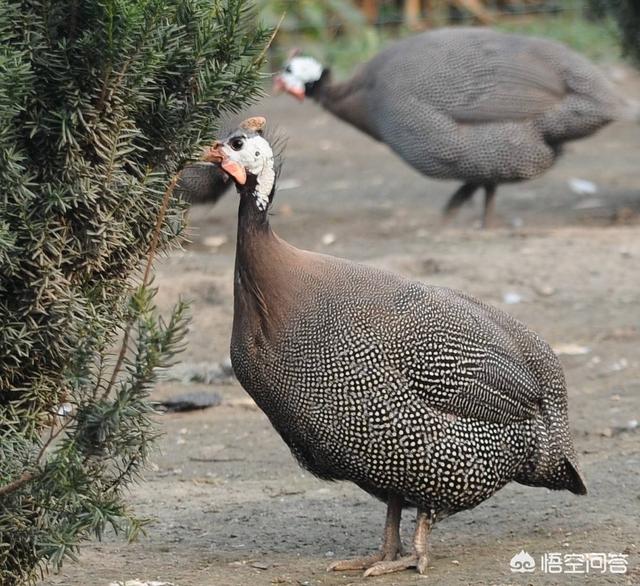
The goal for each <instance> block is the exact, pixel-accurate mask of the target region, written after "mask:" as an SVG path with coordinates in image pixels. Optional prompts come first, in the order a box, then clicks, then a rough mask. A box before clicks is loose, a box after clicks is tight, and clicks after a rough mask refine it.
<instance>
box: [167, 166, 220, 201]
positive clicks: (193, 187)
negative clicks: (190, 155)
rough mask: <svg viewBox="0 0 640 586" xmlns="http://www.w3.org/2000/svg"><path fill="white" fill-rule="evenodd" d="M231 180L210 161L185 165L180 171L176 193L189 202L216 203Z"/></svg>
mask: <svg viewBox="0 0 640 586" xmlns="http://www.w3.org/2000/svg"><path fill="white" fill-rule="evenodd" d="M230 186H231V181H229V177H228V175H227V174H226V173H224V172H221V171H220V168H219V167H218V166H217V165H212V164H211V163H205V164H202V163H194V164H191V165H187V166H186V167H185V168H184V169H183V170H182V173H180V179H179V180H178V184H177V185H176V195H178V196H180V197H181V198H182V199H184V200H185V201H186V202H189V203H190V204H196V203H208V204H211V205H213V204H214V203H216V202H217V201H218V200H219V199H220V198H221V197H222V196H223V195H224V194H225V192H226V191H227V189H229V187H230Z"/></svg>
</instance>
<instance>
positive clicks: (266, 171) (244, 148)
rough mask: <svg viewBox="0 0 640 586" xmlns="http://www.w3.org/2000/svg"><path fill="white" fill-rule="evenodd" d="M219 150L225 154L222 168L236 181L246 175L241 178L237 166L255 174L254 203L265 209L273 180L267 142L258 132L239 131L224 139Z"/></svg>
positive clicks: (272, 165) (242, 181)
mask: <svg viewBox="0 0 640 586" xmlns="http://www.w3.org/2000/svg"><path fill="white" fill-rule="evenodd" d="M220 151H221V152H222V154H223V155H224V156H225V160H224V161H223V163H222V167H223V169H227V172H229V173H230V174H231V175H232V176H233V177H234V178H235V179H236V181H238V183H240V184H243V183H244V182H245V181H246V177H245V178H244V179H243V178H242V176H241V175H240V176H238V175H237V168H238V167H239V168H241V169H244V171H245V172H246V173H250V174H251V175H255V176H256V183H257V185H256V191H255V194H254V195H255V198H256V205H257V206H258V208H259V209H260V210H263V211H264V210H266V209H267V207H268V205H269V194H270V193H271V189H272V188H273V183H274V181H275V171H274V162H273V150H272V149H271V146H270V145H269V143H268V142H267V141H266V140H265V139H264V138H262V136H260V135H258V134H254V135H252V134H250V133H245V132H242V131H241V132H237V133H234V134H233V135H232V136H231V137H230V138H228V139H227V140H225V141H224V143H223V144H222V145H221V147H220Z"/></svg>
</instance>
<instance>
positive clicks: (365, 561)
mask: <svg viewBox="0 0 640 586" xmlns="http://www.w3.org/2000/svg"><path fill="white" fill-rule="evenodd" d="M384 558H385V555H384V553H383V552H379V553H374V554H373V555H368V556H364V557H361V558H354V559H351V560H338V561H336V562H333V563H332V564H330V565H329V567H328V568H327V572H343V571H348V570H366V569H367V568H370V567H371V566H374V565H375V564H378V563H380V562H382V561H383V560H384Z"/></svg>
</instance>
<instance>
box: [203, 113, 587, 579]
mask: <svg viewBox="0 0 640 586" xmlns="http://www.w3.org/2000/svg"><path fill="white" fill-rule="evenodd" d="M263 125H264V119H263V118H253V119H249V120H248V121H247V122H245V123H244V125H243V126H241V127H240V128H239V129H237V130H236V131H234V132H233V133H232V134H231V135H230V136H228V137H227V138H226V139H225V140H223V141H222V142H218V143H216V144H215V145H214V146H213V147H212V148H211V149H210V151H209V152H208V153H207V155H206V159H207V160H209V161H216V162H218V163H219V164H220V165H221V167H222V169H224V170H225V172H227V173H228V174H229V175H230V176H232V177H233V178H234V180H235V183H236V185H237V189H238V192H239V196H240V203H239V211H238V235H237V249H236V263H235V277H234V315H233V333H232V339H231V360H232V363H233V368H234V370H235V373H236V376H237V377H238V380H239V381H240V383H241V384H242V386H243V387H244V388H245V390H246V391H247V392H248V393H249V394H250V395H251V396H252V397H253V399H254V400H255V402H256V403H257V404H258V406H259V407H260V408H261V409H262V410H263V411H264V412H265V413H266V414H267V416H268V417H269V419H270V421H271V423H272V424H273V426H274V427H275V429H276V430H277V431H278V433H279V434H280V435H281V436H282V438H283V439H284V441H285V442H286V444H287V445H288V446H289V448H290V449H291V451H292V452H293V454H294V456H295V457H296V458H297V460H298V461H299V462H300V464H301V465H302V466H304V467H305V468H307V469H308V470H310V471H311V472H312V473H313V474H315V475H317V476H318V477H320V478H323V479H329V480H348V481H351V482H354V483H355V484H357V485H358V486H360V487H361V488H362V489H364V490H365V491H367V492H368V493H370V494H371V495H374V496H375V497H377V498H379V499H382V500H383V501H385V502H386V503H387V507H388V508H387V521H386V526H385V532H384V544H383V547H382V550H381V551H380V552H379V553H377V554H374V555H372V556H369V557H365V558H359V559H356V560H346V561H341V562H336V563H334V564H332V566H331V567H330V568H331V569H334V570H346V569H366V572H365V574H366V575H378V574H383V573H388V572H392V571H396V570H400V569H403V568H408V567H414V566H415V567H417V568H418V570H419V571H420V572H421V573H423V572H424V571H425V569H426V567H427V564H428V534H429V532H430V531H431V527H432V526H433V524H434V523H435V522H436V521H438V520H440V519H443V518H445V517H447V516H448V515H452V514H454V513H456V512H458V511H462V510H464V509H469V508H472V507H474V506H476V505H478V504H480V503H481V502H482V501H484V500H485V499H487V498H489V497H490V496H491V495H492V494H493V493H495V492H496V491H497V490H498V489H500V488H501V487H503V486H504V485H505V484H507V483H508V482H510V481H512V480H514V481H517V482H520V483H522V484H527V485H531V486H544V487H547V488H551V489H566V490H569V491H571V492H574V493H576V494H584V493H585V492H586V489H585V485H584V483H583V481H582V478H581V476H580V472H579V471H578V467H577V462H576V454H575V452H574V448H573V445H572V441H571V437H570V434H569V426H568V419H567V393H566V387H565V381H564V376H563V372H562V368H561V366H560V364H559V362H558V359H557V358H556V356H555V355H554V353H553V352H552V350H551V349H550V347H549V346H548V345H547V344H546V343H545V342H544V341H542V340H541V339H540V338H539V337H538V336H537V335H536V334H535V333H534V332H532V331H530V330H529V329H527V328H526V326H524V325H523V324H521V323H520V322H518V321H516V320H515V319H513V318H511V317H510V316H508V315H507V314H505V313H503V312H502V311H499V310H498V309H495V308H493V307H491V306H489V305H485V304H484V303H482V302H481V301H478V300H476V299H474V298H473V297H471V296H469V295H466V294H464V293H461V292H458V291H454V290H451V289H446V288H442V287H432V286H428V285H425V284H423V283H419V282H414V281H410V280H408V279H405V278H403V277H400V276H398V275H395V274H392V273H388V272H385V271H382V270H378V269H374V268H371V267H368V266H365V265H361V264H356V263H353V262H349V261H347V260H342V259H339V258H334V257H331V256H326V255H322V254H315V253H312V252H307V251H304V250H299V249H297V248H295V247H293V246H291V245H290V244H288V243H287V242H285V241H284V240H282V239H281V238H279V237H278V236H277V235H276V234H275V233H274V232H273V231H272V229H271V226H270V222H269V210H270V207H271V204H272V200H273V196H274V192H275V178H276V170H275V166H274V154H273V150H272V148H271V146H270V144H269V142H268V141H267V140H266V139H265V138H264V136H262V134H261V130H262V126H263ZM404 507H417V509H418V515H417V522H416V529H415V535H414V541H413V549H412V551H411V553H410V554H409V555H407V556H402V555H401V543H400V537H399V524H400V515H401V511H402V509H403V508H404Z"/></svg>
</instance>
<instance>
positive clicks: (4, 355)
mask: <svg viewBox="0 0 640 586" xmlns="http://www.w3.org/2000/svg"><path fill="white" fill-rule="evenodd" d="M254 22H255V15H254V14H253V13H252V11H251V7H250V5H249V3H248V2H247V1H246V0H84V1H83V2H79V1H78V0H70V1H67V0H46V1H45V0H30V1H29V0H28V1H18V0H0V38H2V40H3V42H2V44H1V45H0V584H2V585H3V586H4V585H12V584H19V583H23V582H32V581H34V580H35V579H37V577H38V576H39V575H42V574H43V573H44V572H45V571H46V570H47V569H49V568H51V567H57V566H59V565H60V564H61V563H62V561H63V560H64V559H65V558H67V557H71V558H73V557H74V555H75V554H76V552H77V548H78V545H79V543H80V542H81V541H82V540H84V539H87V538H89V537H91V536H92V535H94V536H97V537H100V536H101V535H102V533H103V531H104V530H105V529H106V528H107V527H112V528H113V529H115V530H116V531H124V532H126V533H127V534H128V536H129V537H133V536H135V534H136V533H137V532H138V531H139V530H140V528H141V525H142V522H141V521H140V520H138V519H136V518H135V517H134V516H133V515H132V514H131V513H130V511H129V510H128V509H127V506H126V503H125V502H124V500H123V493H124V490H125V488H126V487H127V486H128V485H129V484H130V483H131V482H132V480H134V479H135V478H136V477H137V476H138V475H139V473H140V471H141V467H142V466H143V464H144V462H145V458H146V456H147V454H148V453H149V449H150V446H151V443H152V440H153V438H154V436H155V434H156V432H155V431H154V429H153V425H152V423H151V421H150V419H149V415H150V412H151V409H150V406H149V403H148V401H147V395H148V392H149V389H150V386H151V385H152V383H153V382H154V380H155V379H156V376H157V370H158V368H160V367H163V366H166V365H167V364H169V363H170V362H171V359H172V357H173V356H174V355H175V353H176V352H177V351H179V350H180V345H181V338H182V336H183V334H184V331H185V323H186V321H185V320H186V308H185V305H184V304H183V303H178V305H177V306H176V308H175V309H174V311H173V313H172V315H170V316H169V317H168V318H167V319H166V321H165V320H163V319H161V318H159V317H158V316H157V315H156V312H155V308H154V303H153V298H154V293H155V291H154V289H153V288H152V287H151V286H150V282H151V280H152V279H151V272H150V271H149V269H150V267H151V262H152V260H153V257H154V254H155V253H156V252H157V253H162V252H163V251H166V250H168V249H169V247H171V246H172V245H176V244H178V243H179V240H180V237H181V234H182V230H183V213H184V204H182V203H181V202H180V201H176V200H175V198H173V197H171V195H172V193H171V190H167V184H168V183H169V180H170V179H171V177H172V176H174V174H175V173H176V171H178V170H179V169H180V168H181V166H182V165H183V164H184V162H185V161H187V160H189V159H192V158H194V157H197V156H198V153H199V151H200V149H201V148H202V146H203V144H204V143H205V142H207V141H210V140H211V139H212V137H213V136H214V135H215V131H216V123H217V120H218V119H219V117H220V116H221V114H223V113H224V112H229V111H237V110H239V109H240V108H241V107H242V106H243V105H244V104H245V103H246V101H247V100H249V99H250V98H251V97H252V96H255V95H256V94H257V92H258V91H259V90H258V86H259V81H260V73H259V66H260V61H261V56H262V54H261V51H262V49H263V47H264V45H265V43H266V41H267V37H268V33H267V31H266V30H264V29H262V28H259V27H257V28H256V26H255V25H254V24H253V23H254ZM145 267H146V270H144V275H143V274H142V271H143V269H145ZM68 409H70V410H71V412H70V413H66V415H65V414H62V412H63V411H65V412H66V411H67V410H68Z"/></svg>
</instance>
